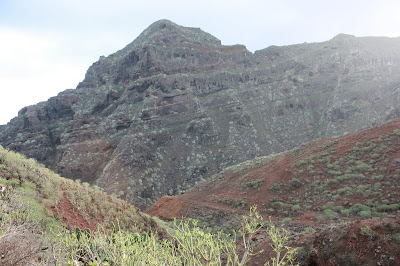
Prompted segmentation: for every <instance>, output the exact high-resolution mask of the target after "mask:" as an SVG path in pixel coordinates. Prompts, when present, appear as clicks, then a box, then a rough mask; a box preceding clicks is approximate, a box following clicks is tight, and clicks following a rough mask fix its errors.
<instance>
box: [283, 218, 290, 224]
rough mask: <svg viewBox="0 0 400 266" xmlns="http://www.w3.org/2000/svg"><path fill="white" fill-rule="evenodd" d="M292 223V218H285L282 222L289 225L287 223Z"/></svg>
mask: <svg viewBox="0 0 400 266" xmlns="http://www.w3.org/2000/svg"><path fill="white" fill-rule="evenodd" d="M291 221H292V218H290V217H286V218H283V219H282V220H281V223H283V224H287V223H290V222H291Z"/></svg>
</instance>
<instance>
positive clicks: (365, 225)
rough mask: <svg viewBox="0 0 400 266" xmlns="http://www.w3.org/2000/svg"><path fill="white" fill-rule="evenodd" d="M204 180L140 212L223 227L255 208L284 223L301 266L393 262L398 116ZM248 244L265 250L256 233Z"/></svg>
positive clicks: (398, 204)
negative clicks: (384, 122)
mask: <svg viewBox="0 0 400 266" xmlns="http://www.w3.org/2000/svg"><path fill="white" fill-rule="evenodd" d="M211 179H212V180H211V181H209V182H205V183H203V184H200V185H198V186H195V187H194V188H192V189H191V190H189V191H187V192H186V193H185V194H182V195H179V196H173V197H171V196H164V197H162V198H161V199H160V200H159V201H158V202H156V203H155V204H154V205H153V206H152V207H151V208H150V209H149V211H148V213H149V214H150V215H155V216H158V217H161V218H163V219H167V220H170V219H173V218H175V217H182V216H185V217H191V218H195V219H199V220H200V221H202V222H204V223H206V224H208V225H211V226H213V227H217V228H224V229H226V230H229V229H231V228H235V227H236V226H237V217H238V216H240V215H239V214H242V213H246V212H247V210H248V208H249V206H252V205H257V206H258V210H259V211H260V213H261V214H262V215H263V216H265V217H268V216H269V217H272V219H273V220H274V221H277V222H278V221H280V222H281V223H284V224H286V228H287V229H288V230H290V231H291V235H290V239H291V245H295V246H298V247H301V252H300V257H299V258H300V259H301V260H302V262H303V263H304V264H306V265H309V264H310V263H314V264H313V265H337V264H343V263H345V262H346V261H347V263H352V264H350V265H373V264H376V263H378V262H379V263H381V265H397V264H398V262H399V261H400V257H399V254H400V253H399V252H398V251H399V250H400V238H399V236H400V120H399V119H398V120H395V121H392V122H389V123H386V124H383V125H381V126H378V127H374V128H371V129H367V130H363V131H361V132H356V133H350V134H347V135H345V136H342V137H334V138H325V139H320V140H317V141H313V142H310V143H308V144H306V145H302V146H301V147H299V148H297V149H294V150H291V151H287V152H284V153H281V154H276V155H270V156H268V157H261V158H257V159H255V160H252V161H248V162H245V163H242V164H239V165H236V166H231V167H229V168H227V169H225V170H224V171H222V172H221V173H219V174H217V175H214V176H213V177H212V178H211ZM256 245H257V247H258V249H262V248H265V246H269V245H268V238H266V237H265V235H263V234H260V235H259V236H258V237H257V239H256ZM263 256H265V254H264V255H263Z"/></svg>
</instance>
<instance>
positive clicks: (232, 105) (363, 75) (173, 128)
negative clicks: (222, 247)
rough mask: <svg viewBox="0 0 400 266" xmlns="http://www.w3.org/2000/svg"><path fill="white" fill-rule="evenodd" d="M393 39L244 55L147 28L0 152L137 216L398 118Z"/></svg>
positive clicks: (398, 43)
mask: <svg viewBox="0 0 400 266" xmlns="http://www.w3.org/2000/svg"><path fill="white" fill-rule="evenodd" d="M399 65H400V39H399V38H384V37H379V38H378V37H364V38H358V37H354V36H350V35H343V34H340V35H338V36H336V37H335V38H333V39H331V40H329V41H327V42H323V43H311V44H307V43H305V44H298V45H291V46H283V47H277V46H271V47H268V48H266V49H263V50H260V51H256V52H255V53H251V52H249V51H248V50H247V49H246V48H245V47H244V46H242V45H234V46H223V45H221V42H220V41H219V40H218V39H217V38H215V37H213V36H212V35H210V34H208V33H205V32H203V31H202V30H200V29H198V28H187V27H182V26H178V25H176V24H174V23H172V22H170V21H167V20H161V21H157V22H155V23H153V24H152V25H151V26H150V27H149V28H147V29H146V30H145V31H144V32H143V33H142V34H141V35H140V36H139V37H138V38H137V39H136V40H134V41H133V42H132V43H131V44H129V45H127V46H126V47H125V48H123V49H122V50H120V51H118V52H116V53H114V54H112V55H109V56H107V57H103V56H102V57H100V59H99V60H98V61H97V62H95V63H94V64H93V65H92V66H91V67H90V68H89V69H88V71H87V73H86V76H85V79H84V80H83V81H82V82H81V83H79V85H78V86H77V88H76V89H74V90H66V91H64V92H62V93H60V94H59V95H57V96H55V97H52V98H50V99H49V100H48V101H46V102H41V103H39V104H37V105H34V106H28V107H25V108H23V109H22V110H21V111H20V112H19V114H18V116H17V117H16V118H14V119H12V120H11V121H10V122H9V123H8V124H7V125H3V126H1V127H0V144H1V145H3V146H4V147H8V148H10V149H12V150H15V151H18V152H21V153H23V154H25V155H27V156H29V157H34V158H36V159H37V160H39V161H40V162H42V163H44V164H45V165H46V166H48V167H50V168H51V169H53V170H54V171H56V172H58V173H60V174H61V175H63V176H66V177H69V178H73V179H77V178H79V179H82V180H83V181H87V182H90V183H93V184H97V185H99V186H101V187H103V188H104V189H105V190H106V191H107V192H111V193H116V194H118V195H119V196H121V197H122V198H125V199H127V200H128V201H130V202H132V203H134V204H135V205H136V206H139V207H141V208H147V207H148V206H150V205H151V204H152V203H153V202H155V201H156V200H157V199H158V198H160V197H161V196H163V195H175V194H177V193H179V192H180V191H183V190H185V189H187V188H190V187H192V186H193V185H195V184H196V183H198V182H201V181H203V180H205V179H207V178H208V177H210V176H211V175H213V174H215V173H218V172H219V171H221V170H222V169H224V168H225V167H227V166H230V165H234V164H237V163H240V162H243V161H245V160H249V159H252V158H254V157H256V156H262V155H268V154H271V153H276V152H281V151H284V150H287V149H290V148H293V147H295V146H298V145H300V144H302V143H304V142H308V141H311V140H314V139H317V138H321V137H325V136H333V135H341V134H344V133H345V132H351V131H358V130H360V129H363V128H367V127H371V126H374V125H378V124H380V123H383V122H385V121H388V120H391V119H395V118H398V117H399V116H400V106H399V103H400V71H399Z"/></svg>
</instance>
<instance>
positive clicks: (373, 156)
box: [371, 153, 381, 159]
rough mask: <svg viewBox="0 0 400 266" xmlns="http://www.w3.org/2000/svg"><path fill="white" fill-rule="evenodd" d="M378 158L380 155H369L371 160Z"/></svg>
mask: <svg viewBox="0 0 400 266" xmlns="http://www.w3.org/2000/svg"><path fill="white" fill-rule="evenodd" d="M379 157H381V155H380V154H378V153H374V154H372V155H371V158H372V159H378V158H379Z"/></svg>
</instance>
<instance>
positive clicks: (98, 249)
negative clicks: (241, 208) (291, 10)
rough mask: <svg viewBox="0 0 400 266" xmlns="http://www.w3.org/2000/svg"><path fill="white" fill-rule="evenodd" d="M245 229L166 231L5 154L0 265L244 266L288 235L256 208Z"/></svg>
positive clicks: (122, 204)
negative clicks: (258, 248) (272, 240)
mask: <svg viewBox="0 0 400 266" xmlns="http://www.w3.org/2000/svg"><path fill="white" fill-rule="evenodd" d="M241 228H242V230H241V231H237V232H236V234H235V237H234V236H230V235H227V234H225V233H223V232H218V233H212V232H211V231H210V230H208V229H207V228H203V227H199V226H198V225H197V222H196V221H194V220H191V219H179V220H175V221H174V222H173V224H169V223H165V222H163V221H161V220H159V219H158V218H156V217H153V218H151V217H149V216H148V215H147V214H144V213H141V212H140V211H139V210H138V209H137V208H135V207H134V206H132V205H130V204H128V203H127V202H126V201H123V200H121V199H117V198H115V197H112V196H109V195H107V194H105V193H104V192H102V191H101V190H100V189H99V188H98V187H91V186H90V185H89V184H88V183H82V184H81V183H80V182H79V181H72V180H69V179H65V178H62V177H60V176H58V175H57V174H55V173H54V172H53V171H51V170H49V169H47V168H44V167H43V166H42V165H40V164H38V163H37V162H36V161H35V160H33V159H27V158H25V157H24V156H23V155H21V154H18V153H15V152H12V151H9V150H6V149H4V148H3V147H1V146H0V265H4V266H11V265H12V266H20V265H21V266H25V265H74V266H79V265H99V266H100V265H104V266H106V265H115V266H117V265H118V266H119V265H177V266H178V265H189V264H190V265H206V264H207V265H222V264H224V265H239V263H240V265H244V264H245V263H246V262H248V261H249V260H250V259H251V256H250V255H251V254H252V250H251V249H250V245H249V243H250V242H252V238H253V236H254V235H255V234H256V233H257V232H259V231H260V230H261V229H262V228H269V232H270V233H273V234H274V235H277V236H280V234H281V233H284V232H285V231H283V230H280V229H279V228H278V227H275V225H273V224H272V223H269V222H264V221H263V219H262V217H260V216H259V214H258V213H257V211H256V209H255V208H252V209H251V211H250V213H249V214H247V216H246V218H243V221H242V226H241ZM263 230H264V231H265V229H263ZM282 239H283V238H282ZM245 243H246V244H247V246H246V244H245ZM194 247H195V249H194ZM284 250H286V251H288V252H291V253H293V252H295V250H294V249H292V248H289V247H287V248H286V247H285V248H284ZM292 258H293V259H294V257H292ZM268 260H269V258H268V257H263V258H262V259H261V261H268ZM284 261H293V260H292V259H289V258H287V259H285V260H284ZM206 262H207V263H206Z"/></svg>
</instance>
